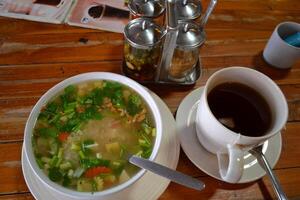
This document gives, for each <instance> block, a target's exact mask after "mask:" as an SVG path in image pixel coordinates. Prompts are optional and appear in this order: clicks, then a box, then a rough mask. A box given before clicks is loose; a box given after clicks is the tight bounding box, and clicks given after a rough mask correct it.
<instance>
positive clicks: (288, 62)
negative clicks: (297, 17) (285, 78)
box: [263, 22, 300, 69]
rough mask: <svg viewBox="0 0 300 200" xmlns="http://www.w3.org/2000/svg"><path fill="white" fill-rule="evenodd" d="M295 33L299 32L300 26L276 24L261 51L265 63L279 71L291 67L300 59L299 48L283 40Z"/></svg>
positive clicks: (284, 23)
mask: <svg viewBox="0 0 300 200" xmlns="http://www.w3.org/2000/svg"><path fill="white" fill-rule="evenodd" d="M297 32H300V24H298V23H296V22H282V23H280V24H278V25H277V26H276V28H275V30H274V32H273V33H272V35H271V37H270V39H269V41H268V43H267V45H266V47H265V49H264V51H263V57H264V59H265V61H266V62H267V63H269V64H270V65H272V66H274V67H276V68H280V69H287V68H290V67H292V65H293V64H294V63H295V62H296V61H297V60H299V59H300V47H296V46H292V45H290V44H288V43H287V42H285V41H284V38H286V37H287V36H290V35H292V34H295V33H297Z"/></svg>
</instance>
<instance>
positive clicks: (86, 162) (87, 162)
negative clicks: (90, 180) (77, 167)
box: [80, 158, 110, 169]
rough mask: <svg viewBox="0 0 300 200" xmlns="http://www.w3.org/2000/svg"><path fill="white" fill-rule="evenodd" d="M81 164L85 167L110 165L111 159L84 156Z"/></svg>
mask: <svg viewBox="0 0 300 200" xmlns="http://www.w3.org/2000/svg"><path fill="white" fill-rule="evenodd" d="M80 164H81V166H82V167H83V168H85V169H87V168H91V167H96V166H105V167H108V166H109V165H110V160H105V159H99V158H84V159H81V160H80Z"/></svg>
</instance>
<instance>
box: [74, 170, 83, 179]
mask: <svg viewBox="0 0 300 200" xmlns="http://www.w3.org/2000/svg"><path fill="white" fill-rule="evenodd" d="M83 173H84V168H82V167H79V168H77V169H76V170H75V172H74V174H73V177H75V178H79V177H81V175H82V174H83Z"/></svg>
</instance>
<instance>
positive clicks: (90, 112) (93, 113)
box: [79, 106, 102, 121]
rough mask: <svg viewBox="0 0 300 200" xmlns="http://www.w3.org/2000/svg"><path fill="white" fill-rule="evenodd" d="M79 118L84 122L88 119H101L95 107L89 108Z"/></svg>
mask: <svg viewBox="0 0 300 200" xmlns="http://www.w3.org/2000/svg"><path fill="white" fill-rule="evenodd" d="M79 118H80V119H81V120H83V121H86V120H89V119H96V120H100V119H102V115H101V114H100V113H99V112H98V109H97V107H96V106H90V107H88V108H87V109H86V110H85V112H84V113H80V115H79Z"/></svg>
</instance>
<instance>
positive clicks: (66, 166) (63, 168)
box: [59, 162, 72, 170]
mask: <svg viewBox="0 0 300 200" xmlns="http://www.w3.org/2000/svg"><path fill="white" fill-rule="evenodd" d="M71 167H72V164H71V163H70V162H65V163H62V164H60V165H59V168H60V169H61V170H68V169H70V168H71Z"/></svg>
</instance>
